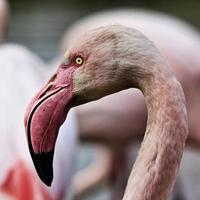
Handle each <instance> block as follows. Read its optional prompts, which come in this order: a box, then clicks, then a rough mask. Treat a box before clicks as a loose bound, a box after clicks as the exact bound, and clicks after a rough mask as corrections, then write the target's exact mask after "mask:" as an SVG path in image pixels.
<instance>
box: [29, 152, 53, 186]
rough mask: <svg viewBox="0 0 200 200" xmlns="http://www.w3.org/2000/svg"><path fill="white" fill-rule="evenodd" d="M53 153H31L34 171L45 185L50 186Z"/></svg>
mask: <svg viewBox="0 0 200 200" xmlns="http://www.w3.org/2000/svg"><path fill="white" fill-rule="evenodd" d="M53 154H54V151H50V152H47V153H37V154H35V153H33V154H32V159H33V163H34V165H35V168H36V171H37V173H38V175H39V177H40V179H41V180H42V181H43V182H44V183H45V184H46V185H47V186H51V183H52V180H53Z"/></svg>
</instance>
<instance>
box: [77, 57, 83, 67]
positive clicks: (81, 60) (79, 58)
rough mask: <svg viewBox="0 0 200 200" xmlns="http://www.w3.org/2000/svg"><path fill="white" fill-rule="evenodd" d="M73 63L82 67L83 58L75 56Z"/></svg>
mask: <svg viewBox="0 0 200 200" xmlns="http://www.w3.org/2000/svg"><path fill="white" fill-rule="evenodd" d="M75 63H76V64H77V65H79V66H80V65H82V64H83V58H82V57H80V56H77V57H76V58H75Z"/></svg>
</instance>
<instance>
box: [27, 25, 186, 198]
mask: <svg viewBox="0 0 200 200" xmlns="http://www.w3.org/2000/svg"><path fill="white" fill-rule="evenodd" d="M131 87H136V88H139V89H140V90H141V91H142V92H143V94H144V97H145V100H146V104H147V110H148V122H147V129H146V132H145V136H144V140H143V142H142V145H141V148H140V151H139V155H138V157H137V159H136V162H135V164H134V167H133V169H132V172H131V175H130V178H129V181H128V184H127V188H126V191H125V194H124V197H123V199H133V198H134V199H141V200H142V199H152V200H157V199H167V197H168V196H169V193H170V192H171V189H172V187H173V184H174V181H175V178H176V175H177V172H178V168H179V164H180V161H181V157H182V153H183V149H184V145H185V141H186V138H187V135H188V127H187V114H186V107H185V99H184V94H183V91H182V88H181V86H180V84H179V82H178V81H177V80H176V79H175V77H174V75H173V73H172V70H171V69H170V67H168V66H167V65H166V64H165V62H164V60H163V59H162V58H161V56H160V54H159V52H158V51H157V49H156V48H155V46H154V45H153V43H152V42H150V41H149V40H148V39H147V38H146V37H145V36H144V35H143V34H141V33H140V32H139V31H137V30H135V29H132V28H128V27H125V26H120V25H110V26H105V27H100V28H97V29H94V30H91V31H90V32H87V33H86V34H85V35H83V36H82V37H81V38H79V40H78V41H77V42H75V43H74V45H72V46H71V48H70V50H69V51H67V52H66V54H65V57H64V59H63V61H62V63H61V65H60V67H59V68H58V70H57V72H56V73H55V74H54V75H53V76H52V77H51V79H50V80H49V82H48V83H47V84H46V85H45V86H44V87H43V89H42V90H41V91H40V92H39V93H37V94H36V96H35V97H34V98H33V100H32V101H31V102H30V104H29V106H28V107H27V110H26V114H25V127H26V133H27V140H28V146H29V150H30V153H31V156H32V160H33V163H34V165H35V168H36V171H37V173H38V175H39V177H40V178H41V180H42V181H43V182H44V183H45V184H46V185H48V186H50V185H51V183H52V180H53V165H52V163H53V155H54V149H55V142H56V138H57V134H58V131H59V127H60V126H61V124H62V123H63V122H64V121H65V118H66V115H67V113H68V111H69V109H70V108H71V107H73V106H77V105H80V104H83V103H87V102H90V101H93V100H97V99H99V98H101V97H103V96H106V95H108V94H112V93H115V92H118V91H120V90H123V89H127V88H131ZM133 101H134V99H133Z"/></svg>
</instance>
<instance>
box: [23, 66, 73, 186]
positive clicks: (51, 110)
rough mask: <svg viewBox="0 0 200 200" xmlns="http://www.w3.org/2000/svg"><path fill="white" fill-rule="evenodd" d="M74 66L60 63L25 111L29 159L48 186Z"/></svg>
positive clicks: (67, 106)
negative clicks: (30, 158)
mask: <svg viewBox="0 0 200 200" xmlns="http://www.w3.org/2000/svg"><path fill="white" fill-rule="evenodd" d="M74 70H75V68H73V67H68V68H67V67H66V66H61V67H60V68H59V69H58V71H57V73H56V74H55V75H54V76H53V77H52V78H51V79H50V81H49V82H48V84H47V85H46V86H45V87H44V88H43V89H42V90H41V91H40V92H39V93H38V94H37V95H36V96H35V97H34V98H33V100H32V101H31V103H30V104H29V106H28V108H27V111H26V114H25V128H26V133H27V139H28V145H29V150H30V153H31V156H32V159H33V163H34V165H35V168H36V170H37V173H38V175H39V177H40V178H41V180H42V181H43V182H44V183H45V184H46V185H48V186H50V185H51V182H52V180H53V154H54V148H55V143H56V139H57V135H58V131H59V128H60V126H61V125H62V123H63V122H64V121H65V118H66V116H67V113H68V111H69V109H70V107H72V105H71V103H72V75H73V72H74Z"/></svg>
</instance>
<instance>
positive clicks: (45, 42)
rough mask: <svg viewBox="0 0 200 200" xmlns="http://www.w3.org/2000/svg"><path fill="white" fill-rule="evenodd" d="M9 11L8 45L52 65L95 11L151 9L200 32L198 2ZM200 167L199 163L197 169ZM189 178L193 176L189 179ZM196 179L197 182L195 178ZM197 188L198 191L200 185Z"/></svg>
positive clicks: (20, 5) (83, 161)
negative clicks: (68, 35) (68, 34)
mask: <svg viewBox="0 0 200 200" xmlns="http://www.w3.org/2000/svg"><path fill="white" fill-rule="evenodd" d="M9 7H10V18H9V23H8V30H7V37H6V42H14V43H19V44H22V45H25V46H26V47H28V48H30V49H31V50H32V51H34V52H36V53H37V54H38V55H39V56H40V57H41V58H43V59H44V60H45V61H50V60H52V59H53V58H55V57H56V56H57V55H58V54H59V42H60V39H61V36H62V35H63V33H64V31H65V30H66V29H67V28H68V27H69V26H70V25H71V24H73V22H75V21H76V20H78V19H81V18H82V17H84V16H87V15H88V14H91V13H93V12H96V11H103V10H107V9H110V8H142V9H150V10H156V11H162V12H165V13H168V14H170V15H174V16H177V17H179V18H181V19H183V20H185V21H186V22H189V23H190V24H192V25H193V26H194V27H196V29H197V30H198V29H199V27H200V20H199V19H200V12H199V10H200V1H198V0H190V1H183V0H173V1H172V0H171V1H170V0H168V1H166V0H110V1H108V0H85V1H83V0H57V1H55V0H43V1H39V0H34V1H28V0H10V1H9ZM91 149H92V147H88V146H87V145H84V146H82V147H81V150H80V153H79V156H78V159H77V160H78V167H77V170H78V169H81V168H83V167H84V166H86V165H88V163H90V162H91V160H92V157H93V156H94V154H93V151H92V150H91ZM189 154H190V153H189ZM190 156H194V158H193V160H194V159H195V158H196V157H195V156H198V155H197V153H196V154H191V155H190ZM183 162H184V161H183ZM185 162H187V161H185ZM198 164H199V163H198V162H197V163H196V164H195V165H196V166H197V165H198ZM190 168H191V169H190ZM188 169H189V170H188V171H192V170H194V169H193V168H192V167H191V165H190V166H189V165H188ZM199 169H200V168H199ZM196 170H198V168H196ZM189 176H190V174H188V175H187V177H189ZM195 178H196V179H197V177H193V179H195ZM194 187H196V188H195V191H197V190H198V187H200V185H195V186H194ZM98 191H99V192H98V193H94V194H92V195H91V196H89V197H87V198H85V199H87V200H91V199H95V200H104V199H108V189H107V187H105V186H102V187H100V189H99V190H98Z"/></svg>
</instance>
